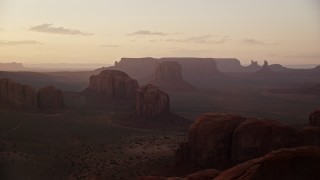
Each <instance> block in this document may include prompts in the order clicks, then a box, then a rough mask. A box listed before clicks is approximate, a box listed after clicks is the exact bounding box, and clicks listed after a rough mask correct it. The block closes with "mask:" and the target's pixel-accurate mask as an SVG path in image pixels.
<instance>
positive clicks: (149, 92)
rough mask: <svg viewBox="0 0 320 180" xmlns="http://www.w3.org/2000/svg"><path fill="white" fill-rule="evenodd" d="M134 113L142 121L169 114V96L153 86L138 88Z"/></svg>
mask: <svg viewBox="0 0 320 180" xmlns="http://www.w3.org/2000/svg"><path fill="white" fill-rule="evenodd" d="M136 111H137V114H138V116H140V117H142V118H144V119H152V118H155V117H157V116H159V115H161V114H165V113H169V112H170V98H169V95H168V94H166V93H165V92H163V91H161V90H160V89H159V88H157V87H156V86H154V85H151V84H148V85H145V86H142V87H140V89H139V90H138V92H137V105H136Z"/></svg>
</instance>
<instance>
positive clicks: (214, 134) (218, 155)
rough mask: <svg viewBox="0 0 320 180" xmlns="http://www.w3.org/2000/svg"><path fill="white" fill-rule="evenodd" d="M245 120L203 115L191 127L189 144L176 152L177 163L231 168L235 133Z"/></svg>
mask: <svg viewBox="0 0 320 180" xmlns="http://www.w3.org/2000/svg"><path fill="white" fill-rule="evenodd" d="M244 120H245V118H243V117H240V116H235V115H228V114H218V113H207V114H204V115H202V116H201V117H199V118H198V119H197V120H196V121H195V122H194V123H193V124H192V125H191V128H190V130H189V136H188V137H189V138H188V142H187V143H186V144H183V145H181V147H180V148H179V149H178V151H177V152H176V158H177V163H178V164H184V163H188V162H189V163H195V164H197V165H200V166H205V167H207V166H212V167H217V166H219V167H221V166H222V167H225V166H229V164H230V152H231V145H232V138H233V136H232V135H233V131H234V129H235V128H236V127H237V126H238V125H239V124H240V123H241V122H243V121H244Z"/></svg>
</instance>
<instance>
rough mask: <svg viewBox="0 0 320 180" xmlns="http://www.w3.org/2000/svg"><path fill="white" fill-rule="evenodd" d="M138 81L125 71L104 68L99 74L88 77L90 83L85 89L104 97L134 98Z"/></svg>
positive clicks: (103, 98)
mask: <svg viewBox="0 0 320 180" xmlns="http://www.w3.org/2000/svg"><path fill="white" fill-rule="evenodd" d="M138 88H139V85H138V82H137V81H136V80H134V79H131V78H130V77H129V76H128V75H127V74H126V73H124V72H121V71H118V70H104V71H102V72H101V73H100V74H99V75H94V76H91V77H90V84H89V87H88V88H87V89H86V91H88V92H91V93H94V94H96V95H97V96H98V97H99V98H102V100H105V99H134V98H135V97H136V93H137V89H138Z"/></svg>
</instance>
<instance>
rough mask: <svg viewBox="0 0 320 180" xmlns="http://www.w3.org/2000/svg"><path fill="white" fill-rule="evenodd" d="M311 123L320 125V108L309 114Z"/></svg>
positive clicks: (311, 124) (316, 125)
mask: <svg viewBox="0 0 320 180" xmlns="http://www.w3.org/2000/svg"><path fill="white" fill-rule="evenodd" d="M309 125H310V126H314V127H320V110H315V111H313V112H312V113H310V115H309Z"/></svg>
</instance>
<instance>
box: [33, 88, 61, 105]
mask: <svg viewBox="0 0 320 180" xmlns="http://www.w3.org/2000/svg"><path fill="white" fill-rule="evenodd" d="M37 100H38V107H39V109H41V110H58V109H63V108H64V101H63V95H62V92H61V91H60V90H58V89H56V88H55V87H53V86H48V87H44V88H41V89H39V91H38V95H37Z"/></svg>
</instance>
